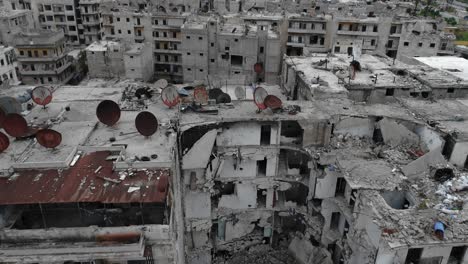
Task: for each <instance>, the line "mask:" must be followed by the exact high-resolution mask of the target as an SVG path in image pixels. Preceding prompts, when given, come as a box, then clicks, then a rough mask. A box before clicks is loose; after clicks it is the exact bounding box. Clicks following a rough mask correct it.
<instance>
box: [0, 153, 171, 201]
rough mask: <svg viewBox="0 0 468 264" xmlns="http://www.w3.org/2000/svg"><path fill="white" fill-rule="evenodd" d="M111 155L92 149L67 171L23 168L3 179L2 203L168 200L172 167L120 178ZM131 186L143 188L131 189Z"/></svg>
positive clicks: (0, 198)
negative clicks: (110, 159) (110, 157)
mask: <svg viewBox="0 0 468 264" xmlns="http://www.w3.org/2000/svg"><path fill="white" fill-rule="evenodd" d="M109 155H110V152H109V151H99V152H93V153H90V154H87V155H85V156H83V157H81V158H80V159H79V160H78V162H77V163H76V164H75V165H74V166H73V167H70V168H68V169H66V170H57V169H53V170H37V169H35V170H22V171H18V172H17V173H16V175H13V176H12V177H10V178H2V179H0V204H37V203H43V204H46V203H74V202H101V203H133V202H142V203H163V202H165V200H166V196H167V190H168V185H169V177H170V170H169V169H166V168H162V169H147V170H139V171H136V172H134V173H133V175H130V173H127V174H128V175H126V177H125V179H124V180H122V181H121V180H120V176H122V175H119V172H116V171H113V169H112V161H106V158H107V157H108V156H109ZM99 167H101V168H100V169H99V170H98V171H97V173H95V171H96V170H97V169H98V168H99ZM104 178H105V179H104ZM119 181H120V183H116V182H119ZM131 187H140V188H139V189H138V188H132V189H136V190H134V191H132V192H129V191H128V190H129V188H131Z"/></svg>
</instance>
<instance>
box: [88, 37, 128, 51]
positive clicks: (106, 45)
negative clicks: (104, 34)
mask: <svg viewBox="0 0 468 264" xmlns="http://www.w3.org/2000/svg"><path fill="white" fill-rule="evenodd" d="M114 47H120V43H119V42H115V41H109V40H100V41H95V42H93V43H91V44H90V45H89V46H88V47H86V50H87V51H95V52H99V51H107V50H108V49H111V48H114Z"/></svg>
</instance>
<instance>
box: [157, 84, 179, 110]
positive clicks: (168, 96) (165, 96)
mask: <svg viewBox="0 0 468 264" xmlns="http://www.w3.org/2000/svg"><path fill="white" fill-rule="evenodd" d="M161 98H162V100H163V103H164V104H165V105H167V106H168V107H174V106H176V105H177V104H179V93H178V92H177V89H176V87H175V86H168V87H166V88H164V90H163V91H162V93H161Z"/></svg>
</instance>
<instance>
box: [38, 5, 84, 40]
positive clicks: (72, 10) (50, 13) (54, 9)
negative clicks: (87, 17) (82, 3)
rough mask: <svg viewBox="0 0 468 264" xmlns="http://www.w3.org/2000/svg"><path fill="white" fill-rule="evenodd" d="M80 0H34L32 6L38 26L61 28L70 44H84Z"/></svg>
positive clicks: (53, 28)
mask: <svg viewBox="0 0 468 264" xmlns="http://www.w3.org/2000/svg"><path fill="white" fill-rule="evenodd" d="M78 3H79V1H78V0H66V1H61V0H33V1H32V3H31V4H32V7H33V9H32V10H33V11H34V13H35V18H36V19H37V23H38V26H39V27H40V28H42V29H52V30H61V31H63V33H64V35H65V40H66V42H67V43H68V44H70V45H75V46H78V45H80V44H84V39H82V38H81V37H80V35H82V32H83V31H82V30H80V29H79V28H78V25H79V24H81V19H82V17H81V15H80V7H79V6H78Z"/></svg>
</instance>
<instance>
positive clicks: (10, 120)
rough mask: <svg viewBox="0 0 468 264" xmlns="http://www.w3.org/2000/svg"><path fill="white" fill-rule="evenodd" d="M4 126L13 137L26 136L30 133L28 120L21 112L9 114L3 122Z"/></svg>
mask: <svg viewBox="0 0 468 264" xmlns="http://www.w3.org/2000/svg"><path fill="white" fill-rule="evenodd" d="M3 128H4V129H5V132H7V133H8V135H10V136H12V137H24V136H26V135H27V134H28V132H29V128H28V122H26V119H24V117H23V116H22V115H20V114H8V115H7V116H6V118H5V121H4V122H3Z"/></svg>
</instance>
